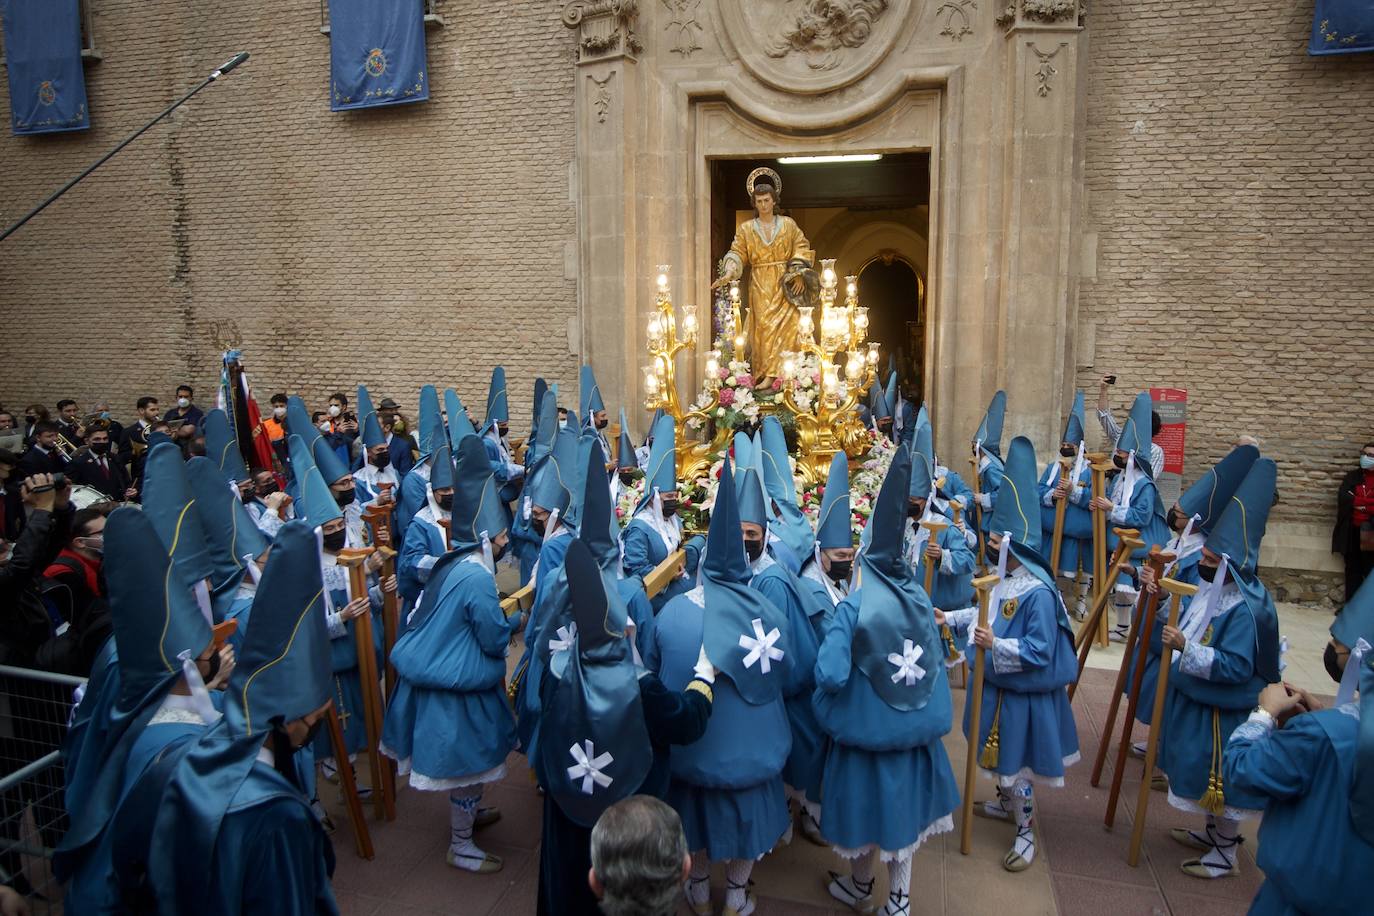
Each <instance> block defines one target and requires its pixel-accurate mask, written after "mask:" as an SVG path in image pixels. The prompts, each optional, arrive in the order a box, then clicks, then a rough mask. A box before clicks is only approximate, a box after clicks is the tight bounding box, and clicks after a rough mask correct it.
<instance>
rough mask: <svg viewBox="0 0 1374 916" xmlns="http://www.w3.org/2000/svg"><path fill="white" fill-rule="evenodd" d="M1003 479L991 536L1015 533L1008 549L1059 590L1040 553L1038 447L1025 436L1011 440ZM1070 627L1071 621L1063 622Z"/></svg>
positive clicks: (989, 528)
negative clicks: (1036, 454) (1036, 458)
mask: <svg viewBox="0 0 1374 916" xmlns="http://www.w3.org/2000/svg"><path fill="white" fill-rule="evenodd" d="M1004 473H1005V476H1004V477H1003V478H1002V489H1001V490H999V491H998V493H997V505H996V506H994V507H993V510H992V518H991V520H990V521H989V523H988V529H987V530H988V532H989V533H991V534H1005V533H1008V532H1010V534H1011V546H1010V547H1009V548H1008V549H1009V550H1010V552H1011V553H1012V555H1013V556H1015V557H1016V559H1018V560H1020V561H1021V563H1022V565H1024V566H1025V567H1026V568H1027V569H1028V570H1029V571H1030V572H1031V573H1032V574H1034V575H1035V577H1036V578H1037V579H1039V580H1040V581H1042V582H1044V583H1045V584H1046V585H1048V586H1049V587H1050V588H1054V587H1055V582H1054V574H1053V573H1051V572H1050V569H1049V565H1050V564H1049V561H1048V560H1046V559H1045V558H1044V557H1043V556H1041V554H1040V544H1041V539H1042V537H1043V533H1042V531H1041V527H1040V491H1039V471H1038V469H1037V467H1036V464H1035V446H1033V445H1031V442H1030V440H1029V439H1027V438H1026V437H1025V436H1017V437H1016V438H1015V439H1013V440H1011V447H1010V448H1009V449H1008V450H1007V461H1006V466H1005V468H1004ZM1063 623H1065V625H1067V618H1066V619H1065V620H1064V621H1063Z"/></svg>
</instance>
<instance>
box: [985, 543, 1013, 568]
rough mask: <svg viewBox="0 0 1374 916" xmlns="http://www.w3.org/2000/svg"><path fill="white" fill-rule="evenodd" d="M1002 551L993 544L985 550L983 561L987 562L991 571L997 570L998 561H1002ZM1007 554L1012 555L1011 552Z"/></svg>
mask: <svg viewBox="0 0 1374 916" xmlns="http://www.w3.org/2000/svg"><path fill="white" fill-rule="evenodd" d="M1001 553H1002V552H1001V551H1000V550H998V549H997V548H996V547H993V546H992V545H991V544H989V545H987V546H986V547H984V548H983V559H984V560H985V561H986V562H987V564H988V568H989V569H996V568H997V561H998V560H999V559H1001ZM1007 553H1011V551H1010V550H1008V551H1007Z"/></svg>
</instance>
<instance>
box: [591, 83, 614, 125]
mask: <svg viewBox="0 0 1374 916" xmlns="http://www.w3.org/2000/svg"><path fill="white" fill-rule="evenodd" d="M612 75H613V74H607V75H606V78H605V79H601V80H599V79H597V78H596V77H594V76H591V75H590V74H589V75H588V77H587V78H588V79H590V80H591V81H592V82H593V83H594V84H595V85H596V91H595V92H593V93H592V108H593V109H595V111H596V120H597V122H598V123H600V124H605V123H606V113H607V112H608V111H610V108H611V76H612Z"/></svg>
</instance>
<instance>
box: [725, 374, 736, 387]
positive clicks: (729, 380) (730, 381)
mask: <svg viewBox="0 0 1374 916" xmlns="http://www.w3.org/2000/svg"><path fill="white" fill-rule="evenodd" d="M725 384H727V385H729V386H730V387H731V388H734V387H735V377H734V376H733V375H732V376H730V377H728V378H727V379H726V380H725Z"/></svg>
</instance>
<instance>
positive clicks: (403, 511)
mask: <svg viewBox="0 0 1374 916" xmlns="http://www.w3.org/2000/svg"><path fill="white" fill-rule="evenodd" d="M428 502H429V463H428V462H427V461H422V462H420V463H419V464H417V465H415V467H413V468H411V469H410V473H409V474H406V476H404V477H402V478H401V492H400V495H399V496H397V497H396V516H395V521H394V522H393V525H394V527H395V529H396V533H395V537H396V540H397V541H399V542H401V543H405V536H406V529H407V528H409V527H410V520H411V519H412V518H414V517H415V513H416V512H419V511H420V510H421V509H423V508H424V507H425V505H426V504H427V503H428Z"/></svg>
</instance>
